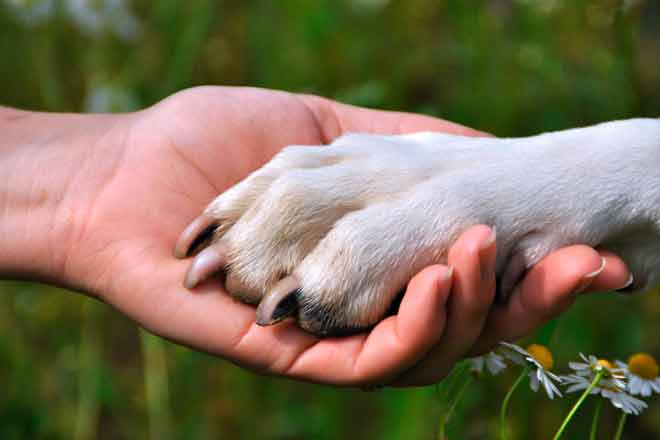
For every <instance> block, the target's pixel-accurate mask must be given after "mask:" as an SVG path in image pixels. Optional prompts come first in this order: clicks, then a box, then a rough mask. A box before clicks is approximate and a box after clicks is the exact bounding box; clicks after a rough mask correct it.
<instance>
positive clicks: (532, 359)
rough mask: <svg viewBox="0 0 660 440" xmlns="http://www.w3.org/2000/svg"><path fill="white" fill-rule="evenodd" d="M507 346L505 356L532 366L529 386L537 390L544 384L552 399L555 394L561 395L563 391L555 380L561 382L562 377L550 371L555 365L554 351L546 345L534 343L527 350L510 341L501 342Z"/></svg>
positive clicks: (518, 362)
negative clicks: (558, 387)
mask: <svg viewBox="0 0 660 440" xmlns="http://www.w3.org/2000/svg"><path fill="white" fill-rule="evenodd" d="M500 344H501V345H502V346H504V347H506V348H508V350H507V351H505V352H504V354H505V356H507V357H508V358H509V359H511V360H512V361H513V362H515V363H516V364H518V365H524V366H526V367H528V368H530V371H529V386H530V388H531V389H532V390H533V391H534V392H536V391H538V389H539V385H541V384H542V385H543V387H544V388H545V392H546V394H547V395H548V397H549V398H550V399H553V398H554V397H555V395H557V396H559V397H561V393H560V392H559V389H557V386H556V385H555V383H554V382H557V383H561V379H560V378H559V376H557V375H556V374H554V373H552V372H550V370H551V369H552V367H553V366H554V363H555V360H554V358H553V357H552V352H551V351H550V350H549V349H548V348H547V347H545V346H544V345H539V344H532V345H530V346H529V347H527V350H525V349H523V348H521V347H519V346H517V345H515V344H510V343H508V342H500Z"/></svg>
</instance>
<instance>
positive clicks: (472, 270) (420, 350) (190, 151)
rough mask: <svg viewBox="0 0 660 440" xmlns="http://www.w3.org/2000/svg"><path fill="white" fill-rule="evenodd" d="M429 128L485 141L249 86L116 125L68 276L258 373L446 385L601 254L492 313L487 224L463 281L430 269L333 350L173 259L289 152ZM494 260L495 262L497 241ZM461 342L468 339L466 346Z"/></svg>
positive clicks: (590, 254) (477, 233)
mask: <svg viewBox="0 0 660 440" xmlns="http://www.w3.org/2000/svg"><path fill="white" fill-rule="evenodd" d="M420 130H437V131H447V132H454V133H463V134H471V135H478V134H479V133H478V132H474V131H471V130H469V129H467V128H465V127H461V126H458V125H455V124H451V123H448V122H445V121H441V120H437V119H433V118H428V117H423V116H415V115H407V114H400V113H388V112H376V111H371V110H366V109H359V108H355V107H350V106H344V105H341V104H337V103H334V102H332V101H328V100H324V99H322V98H317V97H312V96H302V95H293V94H288V93H281V92H272V91H266V90H260V89H243V88H221V87H205V88H197V89H191V90H188V91H185V92H182V93H179V94H177V95H174V96H172V97H170V98H168V99H167V100H165V101H163V102H161V103H159V104H157V105H156V106H154V107H152V108H150V109H147V110H144V111H141V112H137V113H134V114H129V115H122V116H118V117H117V123H116V124H115V125H114V126H113V128H112V129H111V130H109V131H108V134H107V135H106V136H104V137H103V138H102V139H101V140H99V141H98V142H95V143H94V146H93V148H92V149H91V150H90V153H89V154H91V155H94V157H95V160H96V161H97V162H98V164H99V165H98V170H97V172H96V173H95V174H94V175H91V174H90V175H89V176H87V175H82V173H81V175H82V177H80V178H79V179H82V182H80V183H81V184H82V185H84V186H86V187H87V188H88V190H87V191H86V192H85V193H84V194H85V196H84V197H83V196H82V195H81V196H80V201H79V206H78V208H79V210H80V212H81V213H82V214H81V215H82V216H84V221H82V222H80V225H81V226H80V227H79V228H78V229H79V230H76V231H75V232H74V233H72V234H71V240H70V243H69V249H70V251H69V252H68V255H67V261H68V262H69V263H68V265H67V273H68V275H67V276H68V277H69V278H70V280H72V281H71V284H74V285H76V287H79V288H81V289H83V290H86V291H89V292H91V293H93V294H95V295H96V296H98V297H99V298H101V299H102V300H103V301H105V302H108V303H110V304H112V305H113V306H115V307H117V308H118V309H120V310H121V311H122V312H124V313H125V314H127V315H128V316H130V317H132V318H133V319H135V320H136V321H138V322H139V323H140V324H141V325H143V326H144V327H145V328H147V329H149V330H150V331H152V332H154V333H157V334H159V335H162V336H164V337H166V338H169V339H172V340H175V341H178V342H180V343H182V344H185V345H188V346H191V347H194V348H197V349H200V350H204V351H207V352H211V353H214V354H217V355H220V356H222V357H225V358H227V359H229V360H231V361H233V362H236V363H238V364H240V365H243V366H246V367H248V368H250V369H253V370H256V371H260V372H266V373H270V374H281V375H288V376H292V377H296V378H301V379H306V380H312V381H318V382H326V383H333V384H339V385H369V384H375V383H394V384H399V385H417V384H424V383H431V382H434V381H437V380H439V379H440V378H441V377H443V375H445V374H446V372H447V371H448V370H449V369H450V368H451V366H452V365H453V363H454V362H456V361H457V360H458V359H460V358H461V357H462V356H464V355H465V354H466V353H467V352H468V351H469V350H474V345H475V343H477V345H479V344H481V345H482V347H487V346H488V345H490V344H492V343H493V342H494V341H495V340H496V339H499V338H502V339H503V338H514V337H517V336H522V335H523V334H525V333H526V332H529V331H530V330H531V329H532V328H534V327H535V326H537V325H539V324H540V323H541V322H542V321H543V320H544V319H546V318H548V317H549V316H551V315H552V314H553V313H556V312H557V311H559V310H560V309H563V308H564V307H565V306H566V305H567V304H566V302H567V301H568V300H570V298H571V296H570V292H571V290H572V289H573V288H574V287H575V285H577V283H578V282H579V279H580V277H581V276H582V275H583V274H585V273H588V272H590V271H593V269H594V266H595V267H598V266H599V265H600V261H601V260H600V257H599V255H598V253H596V252H595V251H593V250H592V249H589V248H586V247H584V246H582V247H580V246H575V247H573V248H571V249H567V250H562V251H558V252H564V254H562V256H561V257H562V261H566V258H568V257H570V258H573V260H574V262H575V264H574V265H573V266H571V269H570V270H569V269H567V268H566V267H563V266H562V267H560V266H561V265H559V264H558V263H557V262H558V261H559V260H558V259H556V260H555V261H554V262H553V261H552V256H550V257H548V258H547V259H546V260H548V259H549V262H546V263H541V264H540V265H539V266H543V264H545V266H544V268H542V270H539V271H538V274H537V275H534V272H533V271H532V273H530V275H528V277H527V278H530V277H531V278H532V279H531V281H530V280H527V279H526V280H525V282H524V283H523V285H524V284H525V283H527V284H529V285H530V286H532V285H533V286H534V287H538V286H537V284H538V283H540V282H541V283H543V281H542V280H545V279H546V278H547V274H548V272H549V270H550V269H552V270H553V271H554V272H552V273H553V274H554V275H556V276H555V277H554V278H553V283H554V284H552V285H548V284H547V282H546V283H545V284H544V287H543V288H542V289H541V291H540V292H538V293H537V294H536V296H537V297H538V299H537V300H535V301H536V303H534V304H532V306H530V305H529V304H527V305H525V307H527V309H520V304H526V303H525V302H524V301H525V297H524V295H523V294H520V293H519V294H518V296H519V297H520V299H519V300H518V306H517V307H518V308H516V306H515V300H516V298H514V299H513V300H514V306H513V307H510V308H500V310H498V311H497V313H495V315H493V314H492V313H491V314H490V315H489V312H488V310H489V309H490V307H491V303H492V290H493V287H494V286H493V285H491V284H492V283H491V281H490V280H483V279H482V277H480V276H477V275H474V274H476V273H477V272H478V269H479V263H478V261H477V260H476V259H475V258H477V257H478V256H477V254H476V250H477V249H478V242H479V241H480V240H481V241H483V239H484V234H486V235H487V232H488V231H487V230H486V229H487V228H484V227H482V228H481V229H479V228H476V229H475V230H471V231H469V232H468V233H466V234H465V235H464V236H463V237H462V238H461V239H460V240H459V243H457V244H456V245H455V246H462V248H457V250H456V251H455V252H453V254H450V256H451V255H454V257H451V258H450V262H449V263H450V264H451V265H452V267H453V268H454V276H453V278H452V277H451V276H449V277H448V276H447V274H448V271H447V268H445V267H443V266H433V267H430V268H427V269H425V270H424V271H422V272H421V273H420V274H418V275H417V276H416V277H415V278H414V279H413V280H412V281H411V283H410V285H409V288H408V292H407V293H406V296H405V298H404V301H403V304H402V306H401V309H400V312H399V314H398V315H397V316H393V317H390V318H388V319H386V320H385V321H383V322H382V323H380V324H379V325H378V326H376V327H375V328H374V329H373V330H372V331H371V332H370V333H369V334H362V335H355V336H351V337H346V338H336V339H322V340H321V339H317V338H316V337H314V336H311V335H309V334H307V333H305V332H303V331H302V330H300V329H299V328H298V327H296V325H295V323H294V322H292V321H285V322H283V323H281V324H279V325H277V326H273V327H267V328H264V327H259V326H257V325H255V310H254V308H253V307H251V306H248V305H244V304H241V303H238V302H236V301H235V300H233V299H231V298H230V297H229V296H228V295H227V294H226V293H225V292H224V290H223V286H222V283H221V282H219V281H218V280H212V281H210V282H207V283H205V284H203V285H201V286H200V287H198V288H196V289H195V290H194V291H190V290H187V289H185V288H184V287H183V285H182V280H183V278H184V273H185V271H186V269H187V266H188V265H189V261H185V260H184V261H182V260H177V259H175V258H173V256H172V249H173V245H174V243H175V242H176V239H177V237H178V235H179V233H180V232H181V231H182V230H183V228H184V227H185V226H186V224H187V223H188V222H190V220H191V219H193V218H194V217H195V216H197V215H198V214H199V213H200V211H201V210H202V209H203V208H204V207H205V206H206V204H207V203H208V202H209V201H210V200H211V199H212V198H213V197H215V196H216V195H217V194H218V193H220V192H222V191H224V190H225V189H227V188H228V187H230V186H231V185H233V184H234V183H236V182H238V181H239V180H241V179H242V178H244V177H245V176H246V175H247V174H248V173H249V172H251V171H253V170H255V169H256V168H258V167H260V166H261V165H263V164H264V163H265V162H267V161H268V160H269V159H270V158H271V157H272V156H273V155H274V154H275V153H277V151H279V150H280V149H281V148H283V147H285V146H286V145H290V144H321V143H327V142H329V141H330V140H331V139H333V138H334V137H336V136H338V135H339V134H341V133H342V132H345V131H362V132H384V133H402V132H410V131H420ZM475 243H476V244H475ZM488 252H491V253H494V252H495V250H494V245H493V248H492V249H491V250H489V251H488ZM606 256H607V258H608V259H610V260H612V261H613V262H614V261H615V260H616V258H615V257H613V256H611V255H606ZM452 258H453V261H452ZM557 258H559V257H557ZM608 266H611V267H615V266H616V264H608ZM555 267H557V269H555ZM605 275H607V274H605ZM605 275H603V276H605ZM534 276H536V279H534ZM622 276H625V275H622ZM617 277H619V275H618V274H610V275H609V278H603V279H602V280H601V284H602V285H606V284H607V283H610V284H615V285H616V283H617V281H618V280H617V279H614V280H613V278H617ZM477 278H478V280H477V281H475V279H477ZM493 280H494V277H493ZM540 280H541V281H540ZM612 280H613V281H612ZM452 281H453V284H454V285H455V288H454V290H453V292H452ZM530 289H531V287H530ZM528 296H529V295H528ZM453 297H456V298H457V299H453ZM461 298H463V299H464V300H461ZM521 301H522V302H521ZM527 302H529V301H527ZM532 302H533V301H532ZM530 307H531V309H530ZM534 307H536V309H535V308H534ZM468 312H469V313H470V314H471V315H475V316H474V319H472V320H470V319H462V320H461V321H462V322H463V324H460V325H463V326H469V327H470V328H468V329H465V328H462V327H456V325H452V316H460V315H464V314H465V313H468ZM477 315H478V316H477ZM519 315H525V316H524V318H520V316H519ZM510 318H514V319H517V321H516V323H517V327H516V329H515V330H514V329H513V328H512V327H511V326H510V325H509V324H506V322H509V320H510ZM518 318H520V319H518ZM455 320H456V319H455ZM452 328H454V330H452ZM485 329H486V330H487V331H486V333H484V330H485ZM456 334H460V335H461V337H462V338H463V339H464V340H463V341H462V342H461V343H458V342H454V341H457V340H459V339H460V338H459V337H458V336H456ZM480 335H483V336H482V337H481V339H478V338H479V336H480ZM450 336H451V337H450ZM443 344H444V345H443ZM441 345H443V346H444V347H446V348H438V347H440V346H441ZM420 361H421V363H420ZM415 365H417V366H415ZM411 368H412V370H411ZM405 371H409V373H407V374H404V375H403V376H402V374H403V373H404V372H405ZM393 381H394V382H393Z"/></svg>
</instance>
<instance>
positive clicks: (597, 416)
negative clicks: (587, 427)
mask: <svg viewBox="0 0 660 440" xmlns="http://www.w3.org/2000/svg"><path fill="white" fill-rule="evenodd" d="M602 409H603V401H602V400H600V399H599V400H598V403H596V410H595V411H594V418H593V420H592V421H591V434H589V440H596V436H597V435H598V422H599V421H600V411H601V410H602Z"/></svg>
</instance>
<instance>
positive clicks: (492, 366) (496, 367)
mask: <svg viewBox="0 0 660 440" xmlns="http://www.w3.org/2000/svg"><path fill="white" fill-rule="evenodd" d="M470 363H471V366H470V370H471V371H472V372H473V373H476V374H477V375H479V376H480V375H482V374H483V372H484V369H485V370H488V372H489V373H490V374H491V375H493V376H495V375H496V374H499V373H500V372H501V371H502V370H504V369H505V368H506V363H505V362H504V358H503V357H502V356H500V355H499V354H497V353H495V352H492V351H491V352H490V353H488V354H485V355H483V356H477V357H473V358H471V359H470Z"/></svg>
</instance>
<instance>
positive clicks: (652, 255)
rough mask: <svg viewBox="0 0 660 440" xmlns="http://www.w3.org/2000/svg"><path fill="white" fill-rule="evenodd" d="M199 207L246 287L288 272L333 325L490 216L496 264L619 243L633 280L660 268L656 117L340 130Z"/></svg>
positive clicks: (372, 307)
mask: <svg viewBox="0 0 660 440" xmlns="http://www.w3.org/2000/svg"><path fill="white" fill-rule="evenodd" d="M206 212H207V214H210V215H211V216H213V217H214V218H217V219H219V221H220V224H221V226H220V228H218V230H217V231H216V234H215V239H216V240H222V241H223V242H224V243H226V244H227V245H228V247H229V249H230V250H231V258H230V269H231V277H232V278H233V279H234V285H237V284H236V283H238V285H239V286H240V289H238V290H242V291H244V293H243V295H244V296H243V297H244V298H245V295H246V294H245V292H248V294H247V296H249V297H250V298H249V299H250V300H251V301H258V299H259V298H260V297H261V295H262V294H263V293H264V292H266V291H268V290H269V289H270V288H271V287H272V286H273V284H274V283H275V282H276V281H277V280H278V279H280V278H281V277H282V276H284V275H288V274H293V275H294V276H295V277H296V278H297V279H298V280H299V282H300V284H301V289H300V295H301V296H300V298H299V300H300V301H301V302H302V307H303V309H304V308H305V307H317V306H321V307H322V308H323V309H324V310H330V311H331V313H332V315H333V316H331V317H329V318H328V319H329V321H328V322H329V324H327V323H326V324H327V325H330V326H338V327H355V326H367V325H371V324H373V323H375V322H376V321H377V320H378V319H380V318H381V317H382V316H383V314H384V312H385V311H386V309H387V307H388V306H389V304H390V303H391V301H392V299H393V297H394V296H395V295H396V293H397V292H398V291H400V290H401V289H402V288H403V287H404V286H405V285H406V283H407V282H408V280H409V279H410V278H411V276H412V275H414V274H415V273H416V272H417V271H419V270H420V269H422V268H423V267H425V266H427V265H429V264H432V263H438V262H445V260H446V251H447V249H448V247H449V246H450V244H451V243H452V242H453V241H454V240H455V239H456V238H457V236H458V234H460V233H461V232H462V231H463V230H465V229H466V228H468V227H469V226H471V225H474V224H479V223H483V224H487V225H490V226H493V227H495V228H496V230H497V246H498V258H497V272H498V274H500V275H503V274H505V273H506V272H507V264H508V262H509V261H510V259H511V257H512V256H516V257H517V258H518V259H522V261H523V263H524V266H526V267H529V266H531V265H533V264H535V263H536V262H538V261H539V260H540V259H541V258H542V257H543V256H545V255H547V254H548V253H549V252H551V251H552V250H554V249H557V248H559V247H562V246H566V245H569V244H577V243H584V244H588V245H591V246H596V245H602V246H603V247H607V248H609V249H611V250H613V251H615V252H617V253H619V254H620V255H621V256H622V257H623V258H624V260H625V261H626V262H627V263H628V265H629V267H630V268H631V270H632V272H633V275H634V278H635V280H636V287H640V288H641V287H643V286H645V285H646V284H648V283H649V282H651V283H655V282H657V281H658V280H659V276H658V275H659V274H660V120H658V119H632V120H627V121H615V122H610V123H605V124H600V125H597V126H593V127H588V128H580V129H572V130H566V131H561V132H555V133H548V134H542V135H538V136H533V137H526V138H511V139H496V138H470V137H462V136H452V135H447V134H440V133H416V134H412V135H403V136H379V135H368V134H349V135H345V136H342V137H340V138H338V139H337V140H335V141H334V142H333V143H332V144H331V145H329V146H327V147H309V146H293V147H287V148H285V149H284V150H282V152H281V153H279V154H278V155H277V156H275V157H274V158H273V160H272V161H271V162H269V163H268V164H266V165H265V166H264V167H263V168H261V169H259V170H257V171H255V172H254V173H253V174H251V175H250V176H249V177H248V178H247V179H245V180H244V181H243V182H241V183H239V184H238V185H236V186H235V187H233V188H231V189H230V190H228V191H227V192H225V193H223V194H222V195H220V196H219V197H218V198H216V199H215V200H214V201H213V202H211V204H210V205H209V206H208V208H207V209H206ZM230 290H231V289H230ZM234 290H236V288H235V289H234Z"/></svg>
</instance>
